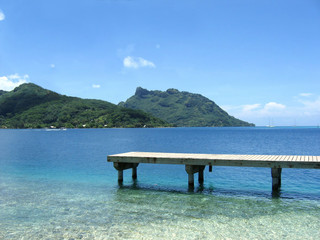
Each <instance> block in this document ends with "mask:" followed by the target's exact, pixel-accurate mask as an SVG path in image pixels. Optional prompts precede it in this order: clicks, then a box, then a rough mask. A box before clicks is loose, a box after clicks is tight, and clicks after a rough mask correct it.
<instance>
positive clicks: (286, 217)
mask: <svg viewBox="0 0 320 240" xmlns="http://www.w3.org/2000/svg"><path fill="white" fill-rule="evenodd" d="M128 151H153V152H179V153H225V154H285V155H289V154H290V155H320V129H319V128H316V127H314V128H312V127H309V128H299V127H295V128H293V127H292V128H290V127H283V128H282V127H275V128H263V127H255V128H164V129H68V130H66V131H62V130H61V131H59V130H57V131H48V130H6V129H3V130H0V239H320V170H311V169H283V171H282V187H281V191H280V192H272V190H271V173H270V169H268V168H237V167H213V171H212V172H211V173H210V172H208V168H206V169H205V174H204V177H205V181H204V184H203V186H199V184H198V183H197V182H195V189H194V190H188V182H187V174H186V172H185V169H184V166H183V165H181V166H179V165H154V164H140V165H139V167H138V180H137V181H133V180H132V179H131V172H130V170H128V171H124V183H123V185H122V186H119V185H118V183H117V171H116V170H115V169H114V168H113V165H112V163H108V162H107V155H110V154H116V153H122V152H128ZM195 179H197V178H195Z"/></svg>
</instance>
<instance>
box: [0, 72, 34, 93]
mask: <svg viewBox="0 0 320 240" xmlns="http://www.w3.org/2000/svg"><path fill="white" fill-rule="evenodd" d="M28 79H29V76H28V75H27V74H26V75H24V76H20V75H19V74H17V73H16V74H12V75H8V76H3V77H0V90H4V91H11V90H13V89H14V88H16V87H18V86H20V85H21V84H23V83H27V82H28Z"/></svg>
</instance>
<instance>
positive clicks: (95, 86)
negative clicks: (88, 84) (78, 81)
mask: <svg viewBox="0 0 320 240" xmlns="http://www.w3.org/2000/svg"><path fill="white" fill-rule="evenodd" d="M92 87H93V88H100V87H101V86H100V85H99V84H92Z"/></svg>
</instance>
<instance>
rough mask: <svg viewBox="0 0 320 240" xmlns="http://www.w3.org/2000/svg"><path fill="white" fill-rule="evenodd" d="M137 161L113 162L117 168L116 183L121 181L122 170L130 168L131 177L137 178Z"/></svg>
mask: <svg viewBox="0 0 320 240" xmlns="http://www.w3.org/2000/svg"><path fill="white" fill-rule="evenodd" d="M138 165H139V163H117V162H114V163H113V167H114V168H115V169H117V170H118V183H122V182H123V170H126V169H130V168H132V179H133V180H136V179H137V167H138Z"/></svg>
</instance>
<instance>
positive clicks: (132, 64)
mask: <svg viewBox="0 0 320 240" xmlns="http://www.w3.org/2000/svg"><path fill="white" fill-rule="evenodd" d="M123 66H125V67H126V68H135V69H137V68H141V67H151V68H155V67H156V65H155V64H154V63H153V62H151V61H148V60H146V59H144V58H142V57H131V56H127V57H125V58H124V59H123Z"/></svg>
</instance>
